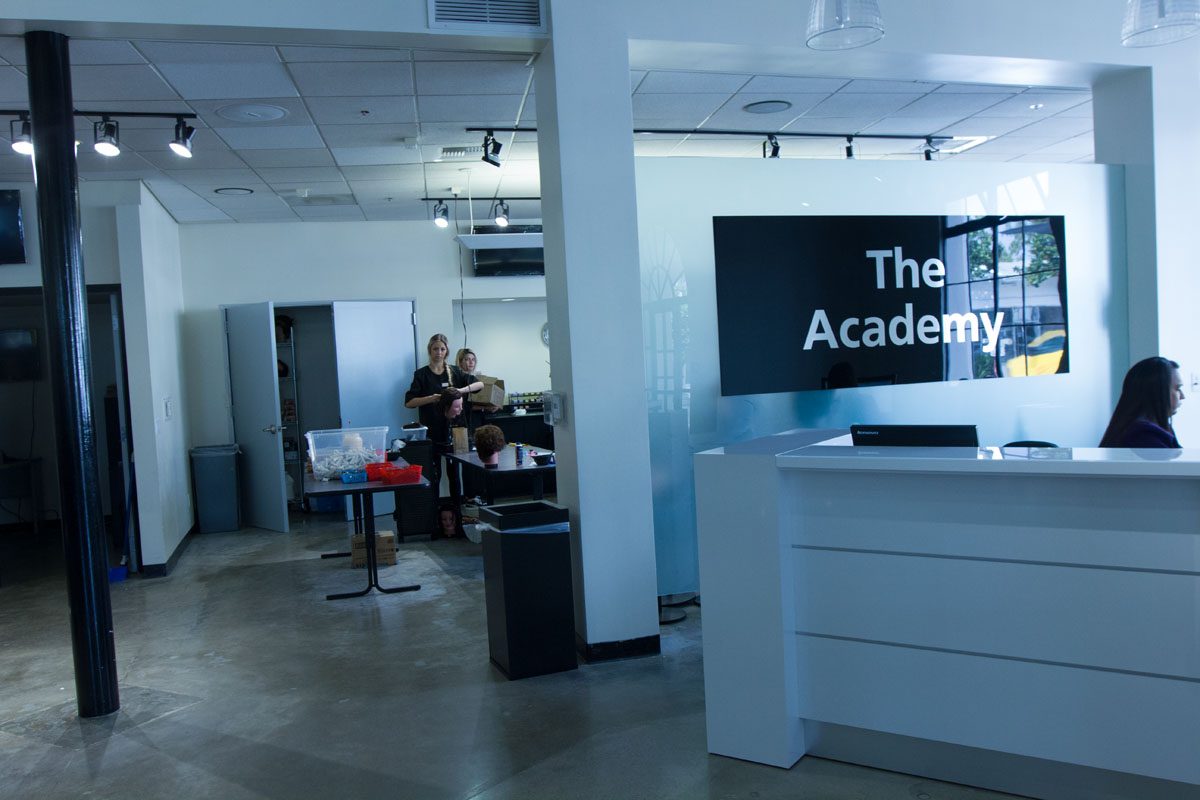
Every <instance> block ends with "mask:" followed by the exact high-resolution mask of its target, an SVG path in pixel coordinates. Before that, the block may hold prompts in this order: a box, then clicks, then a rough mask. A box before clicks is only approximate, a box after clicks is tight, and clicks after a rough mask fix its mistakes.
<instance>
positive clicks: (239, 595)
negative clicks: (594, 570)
mask: <svg viewBox="0 0 1200 800" xmlns="http://www.w3.org/2000/svg"><path fill="white" fill-rule="evenodd" d="M297 519H298V522H297V524H296V527H295V528H294V529H293V532H292V533H291V534H278V533H269V532H264V531H258V530H248V531H242V532H238V533H230V534H209V535H206V536H198V537H196V538H195V540H194V541H193V542H192V544H191V545H190V547H189V548H188V549H187V551H186V552H185V553H184V555H183V558H182V559H181V560H180V562H179V565H178V567H177V569H176V570H175V572H174V573H173V574H172V575H171V576H169V577H168V578H165V579H158V580H139V579H130V580H128V581H125V582H124V583H119V584H115V585H114V586H113V587H112V589H113V591H112V603H113V615H114V619H115V629H116V644H117V659H118V665H119V672H120V689H121V697H122V708H121V710H120V711H119V712H118V713H117V714H114V715H110V716H109V717H105V718H101V719H94V720H80V719H78V717H77V716H76V711H75V702H74V679H73V673H72V661H71V649H70V641H69V628H68V622H67V614H68V612H67V603H66V596H65V588H64V581H63V578H62V577H61V572H62V567H61V555H59V554H58V549H59V548H58V546H57V545H56V544H53V543H51V545H50V546H49V547H46V546H43V547H42V548H41V549H40V550H39V549H38V547H37V546H36V545H34V544H31V543H30V542H29V541H28V540H27V539H20V538H19V537H18V538H16V539H14V538H13V537H8V540H7V541H6V542H5V543H4V548H6V549H5V552H4V553H0V555H7V556H8V558H7V560H6V562H5V563H4V568H5V570H6V571H5V573H4V575H3V581H4V583H3V584H0V798H38V799H39V800H52V798H79V797H88V798H133V797H137V798H172V800H186V798H221V799H222V800H242V799H243V798H245V799H247V800H248V799H249V798H271V800H303V798H405V799H408V798H412V799H413V800H426V799H428V800H437V799H438V798H474V799H476V800H498V799H499V798H521V800H530V799H531V798H532V799H537V798H556V799H557V798H580V799H581V800H584V799H587V798H598V799H599V798H604V799H605V800H607V799H609V798H630V799H632V798H647V799H650V798H653V799H654V800H664V799H672V798H678V799H679V800H684V799H685V798H687V799H688V800H691V799H692V798H722V800H741V799H743V798H746V799H749V798H755V799H756V800H768V799H769V798H789V799H790V798H812V799H814V800H815V799H818V798H819V799H820V800H838V799H839V798H845V799H846V800H851V798H853V800H914V798H915V799H916V800H966V799H967V798H971V800H998V799H999V798H1003V797H1006V796H1005V795H999V794H995V793H992V792H985V791H982V790H974V789H970V788H967V787H963V786H955V785H950V784H944V783H938V782H936V781H930V780H924V779H920V778H915V777H912V776H908V775H900V774H895V773H888V772H881V771H877V770H871V769H866V768H862V767H856V766H852V765H848V764H841V763H836V762H831V761H824V760H821V759H817V758H806V759H804V760H803V761H801V762H800V764H798V765H797V766H796V767H794V768H792V769H791V770H781V769H775V768H772V767H766V766H762V765H757V764H750V763H745V762H740V761H735V760H732V759H727V758H721V757H716V756H710V755H708V754H707V753H706V752H705V744H704V743H705V739H704V694H703V677H702V662H701V647H700V620H699V617H700V609H699V608H696V607H691V608H689V609H688V613H689V617H688V619H687V620H685V621H684V622H682V623H679V624H677V625H674V626H669V627H664V628H663V629H662V649H663V653H662V656H661V657H652V658H641V659H633V660H628V661H619V662H609V663H603V664H593V665H587V666H582V667H581V668H580V669H578V670H575V671H572V672H567V673H562V674H558V675H552V676H545V677H541V678H532V679H527V680H523V681H513V682H510V681H507V680H505V679H504V677H503V676H502V675H500V673H498V672H497V671H496V670H495V669H494V668H492V667H491V666H489V663H488V658H487V652H488V645H487V633H486V627H485V618H484V606H483V582H482V565H481V559H480V551H479V548H478V546H476V545H473V544H470V543H469V542H465V541H439V542H424V543H416V544H404V545H401V550H400V562H399V564H398V566H395V567H388V568H386V569H384V570H383V571H382V582H383V583H384V585H396V584H399V583H401V582H411V581H413V580H415V581H418V582H420V583H421V584H422V589H421V591H419V592H414V593H407V594H398V595H388V596H385V595H380V594H377V593H373V594H371V595H369V596H367V597H364V598H358V599H352V600H341V601H336V602H327V601H326V600H324V599H323V598H324V596H325V594H326V593H327V592H336V591H344V590H350V589H354V588H358V587H359V586H360V585H361V584H362V582H363V581H364V580H365V577H364V573H363V571H362V570H351V569H350V567H349V563H348V561H347V560H345V559H337V560H324V561H322V560H320V559H319V558H318V555H319V554H320V553H321V552H324V551H328V550H330V549H342V545H343V544H344V541H345V539H344V530H345V523H342V522H339V521H329V520H328V517H327V516H326V517H325V520H324V521H311V520H314V519H318V518H317V517H310V518H309V520H310V521H305V520H304V518H302V517H301V518H297ZM380 524H381V526H382V525H383V524H384V520H382V519H381V522H380ZM14 556H15V558H14Z"/></svg>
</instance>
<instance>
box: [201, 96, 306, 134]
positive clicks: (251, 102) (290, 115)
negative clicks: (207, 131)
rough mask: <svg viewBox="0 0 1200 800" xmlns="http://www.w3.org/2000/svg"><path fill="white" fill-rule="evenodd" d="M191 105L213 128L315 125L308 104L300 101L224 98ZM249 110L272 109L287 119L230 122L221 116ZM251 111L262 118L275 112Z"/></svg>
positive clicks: (293, 98) (275, 98)
mask: <svg viewBox="0 0 1200 800" xmlns="http://www.w3.org/2000/svg"><path fill="white" fill-rule="evenodd" d="M190 103H191V105H192V108H194V109H195V111H196V113H197V114H199V115H200V119H201V120H203V121H204V123H205V124H206V125H208V126H209V127H211V128H266V127H276V126H280V125H306V124H308V123H311V122H312V117H310V116H309V114H308V109H307V108H306V107H305V102H304V100H303V99H302V98H300V97H220V98H210V99H206V100H191V101H190ZM247 106H272V107H274V108H277V109H281V110H282V111H283V116H282V117H280V118H279V119H261V118H254V119H248V120H241V119H227V118H226V117H223V116H221V113H220V112H221V111H222V109H226V110H227V113H228V112H234V111H236V110H237V109H239V108H244V107H247ZM248 110H253V111H254V112H255V117H261V114H262V113H266V112H269V111H270V110H271V109H270V108H267V109H261V110H260V109H248ZM276 113H278V112H276ZM235 116H236V114H235Z"/></svg>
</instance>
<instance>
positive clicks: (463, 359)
mask: <svg viewBox="0 0 1200 800" xmlns="http://www.w3.org/2000/svg"><path fill="white" fill-rule="evenodd" d="M476 363H477V362H476V359H475V351H474V350H471V349H469V348H466V347H463V348H461V349H460V350H459V351H458V353H457V354H455V356H454V364H455V366H456V367H457V369H455V370H453V375H454V385H455V387H457V388H458V389H460V390H461V391H462V395H463V418H464V419H466V420H467V427H468V428H469V429H470V430H472V431H474V430H475V429H476V428H478V427H479V426H480V424H482V422H483V410H482V409H481V408H480V407H479V406H477V405H475V404H474V403H472V402H471V398H470V397H469V396H468V395H470V394H471V393H472V392H478V391H479V390H480V389H482V388H483V381H481V380H479V378H477V377H475V364H476Z"/></svg>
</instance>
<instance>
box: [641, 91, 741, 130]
mask: <svg viewBox="0 0 1200 800" xmlns="http://www.w3.org/2000/svg"><path fill="white" fill-rule="evenodd" d="M728 99H729V95H727V94H700V93H696V94H663V95H654V94H635V95H634V96H633V98H632V101H633V119H634V122H635V123H640V122H645V121H647V120H668V119H690V120H693V122H692V123H691V125H690V126H689V127H695V126H696V125H699V124H700V123H701V122H703V121H704V120H705V119H706V118H707V117H708V116H709V115H710V114H712V113H713V112H715V111H716V110H717V109H719V108H720V107H721V106H722V105H723V104H724V103H725V101H726V100H728Z"/></svg>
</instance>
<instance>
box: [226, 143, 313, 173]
mask: <svg viewBox="0 0 1200 800" xmlns="http://www.w3.org/2000/svg"><path fill="white" fill-rule="evenodd" d="M238 155H240V156H241V157H242V160H243V161H245V162H246V163H247V164H249V165H250V166H251V167H253V168H254V169H260V168H271V167H332V166H334V161H333V156H332V155H330V153H329V151H328V150H326V149H325V148H323V147H319V148H318V147H305V148H299V149H294V150H293V149H287V150H242V151H239V153H238Z"/></svg>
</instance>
